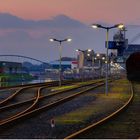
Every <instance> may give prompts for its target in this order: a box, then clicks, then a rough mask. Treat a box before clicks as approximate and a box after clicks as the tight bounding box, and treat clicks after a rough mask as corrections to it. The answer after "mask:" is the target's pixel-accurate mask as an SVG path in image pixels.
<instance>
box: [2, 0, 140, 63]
mask: <svg viewBox="0 0 140 140" xmlns="http://www.w3.org/2000/svg"><path fill="white" fill-rule="evenodd" d="M79 2H80V1H79V0H72V1H67V2H66V1H64V0H59V2H58V1H56V0H45V1H42V2H40V0H34V6H32V5H33V0H28V1H27V0H25V1H22V2H21V1H19V0H13V1H9V0H7V1H1V2H0V50H1V51H0V55H4V54H13V55H16V54H18V55H25V56H30V57H33V58H36V59H39V60H42V61H45V62H47V61H52V60H56V59H58V58H59V53H58V45H59V44H58V43H57V42H49V38H57V39H64V38H72V42H70V43H67V42H65V43H63V44H62V45H63V52H62V56H63V57H66V56H67V57H76V52H75V50H76V49H83V50H85V49H93V50H94V51H95V52H99V53H104V52H105V39H106V37H105V35H106V31H105V30H102V29H99V30H94V29H92V28H91V27H90V26H91V24H92V23H100V24H102V25H105V26H112V25H114V24H118V23H124V24H125V25H126V28H127V32H126V37H127V38H128V39H129V42H130V43H136V44H140V38H139V36H140V18H139V14H138V13H139V4H140V1H138V0H134V1H133V2H132V1H129V3H128V2H127V0H124V1H121V0H118V1H115V0H107V2H103V1H102V2H101V1H99V0H88V2H87V1H85V0H83V1H82V2H81V3H79ZM120 2H121V4H120ZM124 7H125V8H124ZM130 8H131V9H132V10H130ZM116 32H117V29H112V30H110V32H109V39H110V40H112V39H113V35H114V34H115V33H116Z"/></svg>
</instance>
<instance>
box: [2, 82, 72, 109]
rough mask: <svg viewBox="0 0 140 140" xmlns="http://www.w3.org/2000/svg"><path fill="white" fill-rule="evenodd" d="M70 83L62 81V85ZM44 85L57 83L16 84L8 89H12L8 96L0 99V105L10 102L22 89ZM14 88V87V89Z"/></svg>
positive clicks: (55, 84) (49, 85)
mask: <svg viewBox="0 0 140 140" xmlns="http://www.w3.org/2000/svg"><path fill="white" fill-rule="evenodd" d="M71 83H72V82H71V81H63V82H62V85H66V84H71ZM44 85H46V86H47V87H51V86H57V85H58V82H57V81H55V82H48V83H40V84H31V85H27V86H25V85H24V86H17V87H13V88H10V89H8V90H9V91H10V90H11V91H12V90H14V91H13V92H12V94H10V95H9V96H8V97H6V98H5V99H3V100H1V101H0V107H2V106H4V105H6V104H8V102H10V101H11V100H12V99H14V98H15V97H16V96H17V95H19V94H21V93H22V91H24V90H26V89H30V88H35V87H40V86H44ZM17 88H18V89H17ZM6 89H7V88H6ZM15 89H16V91H15Z"/></svg>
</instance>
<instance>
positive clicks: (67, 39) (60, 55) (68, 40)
mask: <svg viewBox="0 0 140 140" xmlns="http://www.w3.org/2000/svg"><path fill="white" fill-rule="evenodd" d="M71 40H72V39H70V38H66V39H63V40H58V39H55V38H50V41H51V42H54V41H56V42H59V86H61V85H62V83H61V71H62V68H61V59H62V45H61V44H62V42H66V41H67V42H70V41H71Z"/></svg>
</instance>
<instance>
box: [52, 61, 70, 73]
mask: <svg viewBox="0 0 140 140" xmlns="http://www.w3.org/2000/svg"><path fill="white" fill-rule="evenodd" d="M59 64H60V62H59V61H52V62H50V65H51V67H52V68H53V69H59ZM71 64H72V62H71V61H61V68H62V71H64V70H66V69H71Z"/></svg>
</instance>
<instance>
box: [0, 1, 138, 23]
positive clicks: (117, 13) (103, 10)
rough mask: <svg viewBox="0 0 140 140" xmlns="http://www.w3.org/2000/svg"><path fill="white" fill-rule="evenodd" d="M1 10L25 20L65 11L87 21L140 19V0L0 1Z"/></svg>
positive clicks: (132, 21) (129, 21)
mask: <svg viewBox="0 0 140 140" xmlns="http://www.w3.org/2000/svg"><path fill="white" fill-rule="evenodd" d="M0 12H7V13H12V14H13V15H16V16H19V17H22V18H25V19H48V18H52V17H54V16H57V15H59V14H65V15H67V16H70V17H72V18H75V19H78V20H80V21H83V22H85V23H88V24H89V23H92V22H94V21H102V22H108V23H118V22H123V23H135V22H138V23H140V22H139V20H140V19H139V13H140V0H0Z"/></svg>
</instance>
